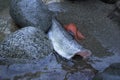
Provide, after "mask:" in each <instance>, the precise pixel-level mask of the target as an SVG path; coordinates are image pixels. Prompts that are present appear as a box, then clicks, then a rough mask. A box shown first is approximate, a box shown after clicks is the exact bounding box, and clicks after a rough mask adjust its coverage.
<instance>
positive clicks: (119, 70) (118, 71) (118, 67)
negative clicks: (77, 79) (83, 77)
mask: <svg viewBox="0 0 120 80" xmlns="http://www.w3.org/2000/svg"><path fill="white" fill-rule="evenodd" d="M93 80H120V63H114V64H111V65H110V66H109V67H108V68H107V69H106V70H105V71H104V72H102V73H99V74H97V75H96V76H95V77H94V79H93Z"/></svg>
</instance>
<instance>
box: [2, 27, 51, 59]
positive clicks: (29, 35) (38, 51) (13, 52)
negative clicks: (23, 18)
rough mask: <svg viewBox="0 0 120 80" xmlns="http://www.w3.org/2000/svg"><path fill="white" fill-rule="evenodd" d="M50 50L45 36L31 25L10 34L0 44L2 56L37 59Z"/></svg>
mask: <svg viewBox="0 0 120 80" xmlns="http://www.w3.org/2000/svg"><path fill="white" fill-rule="evenodd" d="M51 52H52V46H51V44H50V41H49V40H48V38H47V36H46V35H45V34H44V33H43V31H41V30H39V29H37V28H34V27H31V26H29V27H25V28H23V29H21V30H18V31H16V32H14V33H12V34H10V35H9V36H7V37H6V38H5V40H4V41H3V42H2V43H1V45H0V56H1V57H4V58H24V59H39V58H42V57H44V56H46V55H48V54H50V53H51Z"/></svg>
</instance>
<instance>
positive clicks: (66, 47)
mask: <svg viewBox="0 0 120 80" xmlns="http://www.w3.org/2000/svg"><path fill="white" fill-rule="evenodd" d="M48 36H49V39H50V40H51V42H52V44H53V48H54V50H55V51H56V52H57V53H58V54H59V55H61V56H62V57H64V58H66V59H71V58H72V57H73V56H74V55H80V56H82V57H83V58H87V57H89V56H90V55H91V51H90V50H88V49H85V48H83V47H82V46H81V45H80V44H79V43H78V42H77V41H76V40H75V39H74V38H73V37H72V36H71V35H70V34H69V33H68V32H67V31H66V30H65V29H64V28H63V27H62V25H61V24H60V23H59V22H58V21H57V20H56V19H55V18H54V19H52V27H51V29H50V30H49V32H48Z"/></svg>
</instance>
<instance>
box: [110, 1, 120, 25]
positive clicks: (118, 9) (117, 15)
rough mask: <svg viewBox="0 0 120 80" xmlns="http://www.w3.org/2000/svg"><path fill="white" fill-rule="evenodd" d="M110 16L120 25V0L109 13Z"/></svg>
mask: <svg viewBox="0 0 120 80" xmlns="http://www.w3.org/2000/svg"><path fill="white" fill-rule="evenodd" d="M108 17H109V18H110V19H111V20H113V21H114V22H117V24H119V25H120V1H119V0H118V1H117V2H116V4H115V9H114V10H113V11H112V12H111V13H110V14H109V15H108Z"/></svg>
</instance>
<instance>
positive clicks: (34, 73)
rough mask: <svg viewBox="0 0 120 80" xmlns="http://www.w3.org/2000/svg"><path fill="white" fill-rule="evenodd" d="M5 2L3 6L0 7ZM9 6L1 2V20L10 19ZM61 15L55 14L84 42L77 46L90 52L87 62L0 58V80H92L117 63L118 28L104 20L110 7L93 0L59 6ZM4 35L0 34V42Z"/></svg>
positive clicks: (52, 57)
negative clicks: (70, 24)
mask: <svg viewBox="0 0 120 80" xmlns="http://www.w3.org/2000/svg"><path fill="white" fill-rule="evenodd" d="M2 3H4V4H2ZM8 3H9V1H8V2H7V1H6V0H0V6H1V7H0V17H9V13H8V11H9V10H8ZM61 5H62V10H64V12H63V13H60V14H59V15H58V19H59V20H60V22H61V23H62V24H63V25H64V24H68V23H71V22H73V23H75V24H76V25H77V26H78V28H79V30H80V31H81V32H82V33H83V34H84V35H85V37H86V39H85V40H82V41H80V43H81V44H82V45H83V46H85V47H86V48H88V49H90V50H91V51H92V53H93V55H92V57H91V58H90V59H89V60H88V61H83V60H81V59H79V57H77V58H76V57H75V58H74V59H73V60H72V61H71V60H70V61H69V60H65V59H63V58H61V57H60V56H58V55H56V54H50V55H49V56H46V57H45V58H43V59H40V60H31V61H30V60H23V59H4V58H3V59H2V58H0V77H1V78H2V79H11V80H48V79H49V80H55V79H56V78H57V79H58V80H73V79H74V80H79V79H80V78H81V80H92V78H93V76H94V74H96V73H97V71H96V70H98V71H99V72H103V71H104V70H105V69H106V68H108V67H109V66H110V65H111V64H113V63H120V57H119V56H120V25H119V24H117V22H114V21H112V20H110V19H109V17H107V16H108V15H109V13H111V12H112V11H113V10H114V8H115V7H114V5H113V4H105V3H103V2H100V1H96V0H88V1H84V2H74V3H71V2H65V3H62V4H61ZM3 38H4V35H2V34H0V40H2V39H3Z"/></svg>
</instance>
